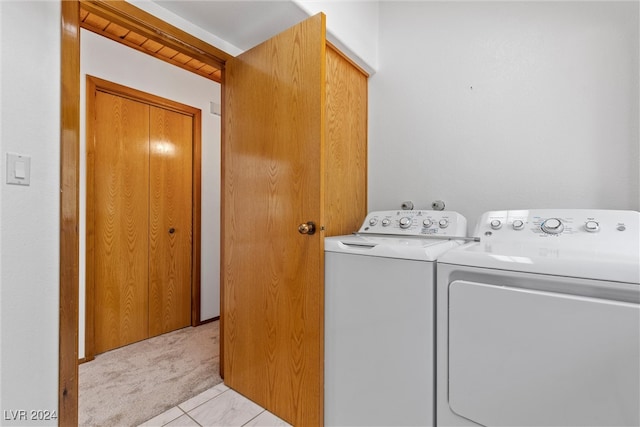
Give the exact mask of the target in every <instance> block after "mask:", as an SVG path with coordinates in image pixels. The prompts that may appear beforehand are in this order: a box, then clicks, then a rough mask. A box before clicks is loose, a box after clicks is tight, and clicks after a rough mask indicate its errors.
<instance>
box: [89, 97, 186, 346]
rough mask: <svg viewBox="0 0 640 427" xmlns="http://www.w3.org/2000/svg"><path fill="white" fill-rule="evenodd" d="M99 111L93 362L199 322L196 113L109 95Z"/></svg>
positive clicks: (93, 209)
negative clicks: (195, 299) (194, 311)
mask: <svg viewBox="0 0 640 427" xmlns="http://www.w3.org/2000/svg"><path fill="white" fill-rule="evenodd" d="M91 112H92V114H91V115H90V120H91V128H92V130H91V135H92V138H91V139H92V142H93V143H92V144H90V147H89V150H88V154H89V158H90V160H89V162H88V163H89V165H88V169H89V170H88V177H90V179H89V180H88V187H91V188H90V189H88V198H87V199H88V205H90V206H88V208H87V227H88V239H87V253H88V256H87V284H88V287H89V286H90V287H91V293H92V298H91V301H92V302H93V304H92V305H91V307H89V304H88V306H87V310H88V311H89V310H91V309H93V313H92V315H89V313H88V315H87V326H88V329H89V328H91V329H92V332H93V334H94V335H93V337H91V336H90V334H88V335H89V338H88V339H87V341H89V342H88V346H87V347H88V351H87V353H88V356H89V358H92V357H93V354H98V353H102V352H104V351H107V350H110V349H113V348H117V347H120V346H123V345H127V344H130V343H133V342H136V341H140V340H143V339H146V338H149V337H151V336H155V335H159V334H161V333H164V332H168V331H171V330H175V329H179V328H182V327H185V326H189V325H190V324H191V286H192V278H191V275H192V193H193V191H192V141H193V117H192V116H190V115H186V114H181V113H179V112H176V111H172V110H168V109H165V108H160V107H157V106H153V105H149V104H147V103H144V102H140V101H137V100H133V99H130V98H128V97H124V96H119V95H117V94H113V93H108V92H103V91H99V90H95V105H94V107H93V108H92V109H91ZM91 116H93V117H91ZM88 292H89V290H88ZM91 319H92V320H93V324H92V323H91Z"/></svg>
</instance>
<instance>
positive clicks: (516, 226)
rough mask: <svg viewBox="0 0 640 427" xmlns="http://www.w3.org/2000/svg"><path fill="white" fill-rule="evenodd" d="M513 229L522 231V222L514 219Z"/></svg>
mask: <svg viewBox="0 0 640 427" xmlns="http://www.w3.org/2000/svg"><path fill="white" fill-rule="evenodd" d="M512 225H513V229H514V230H522V229H523V228H524V221H523V220H521V219H516V220H515V221H513V224H512Z"/></svg>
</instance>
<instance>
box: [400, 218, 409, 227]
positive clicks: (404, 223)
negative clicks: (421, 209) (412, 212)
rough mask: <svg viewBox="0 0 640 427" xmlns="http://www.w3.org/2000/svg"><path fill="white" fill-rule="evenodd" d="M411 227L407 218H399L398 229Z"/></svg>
mask: <svg viewBox="0 0 640 427" xmlns="http://www.w3.org/2000/svg"><path fill="white" fill-rule="evenodd" d="M409 227H411V218H409V217H408V216H405V217H402V218H400V228H409Z"/></svg>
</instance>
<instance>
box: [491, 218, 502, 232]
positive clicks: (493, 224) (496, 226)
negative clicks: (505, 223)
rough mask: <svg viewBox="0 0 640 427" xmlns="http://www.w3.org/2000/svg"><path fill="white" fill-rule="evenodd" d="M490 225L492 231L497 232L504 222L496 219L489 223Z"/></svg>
mask: <svg viewBox="0 0 640 427" xmlns="http://www.w3.org/2000/svg"><path fill="white" fill-rule="evenodd" d="M489 225H490V226H491V228H492V229H494V230H497V229H499V228H502V221H500V220H499V219H494V220H492V221H491V222H490V223H489Z"/></svg>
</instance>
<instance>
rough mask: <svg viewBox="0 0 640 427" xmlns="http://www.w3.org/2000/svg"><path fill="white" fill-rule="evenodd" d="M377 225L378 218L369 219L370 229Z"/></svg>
mask: <svg viewBox="0 0 640 427" xmlns="http://www.w3.org/2000/svg"><path fill="white" fill-rule="evenodd" d="M377 223H378V218H371V219H370V220H369V225H370V226H372V227H373V226H374V225H376V224H377Z"/></svg>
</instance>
